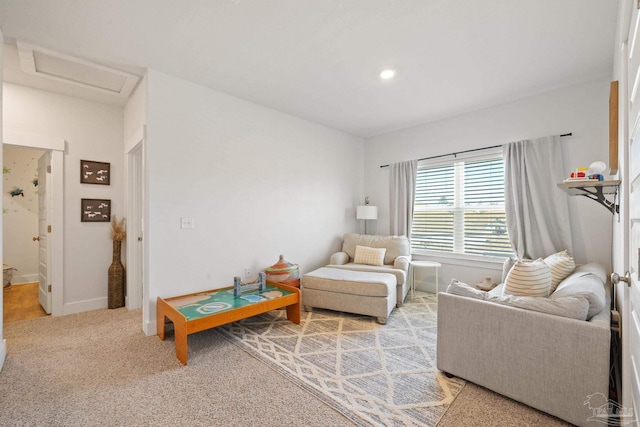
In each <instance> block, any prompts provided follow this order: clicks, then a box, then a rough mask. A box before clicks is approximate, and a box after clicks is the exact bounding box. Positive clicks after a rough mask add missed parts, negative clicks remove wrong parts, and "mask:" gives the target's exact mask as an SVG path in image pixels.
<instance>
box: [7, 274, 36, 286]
mask: <svg viewBox="0 0 640 427" xmlns="http://www.w3.org/2000/svg"><path fill="white" fill-rule="evenodd" d="M37 281H38V274H37V273H36V274H22V275H20V276H18V275H14V276H13V278H12V279H11V284H12V285H23V284H25V283H35V282H37Z"/></svg>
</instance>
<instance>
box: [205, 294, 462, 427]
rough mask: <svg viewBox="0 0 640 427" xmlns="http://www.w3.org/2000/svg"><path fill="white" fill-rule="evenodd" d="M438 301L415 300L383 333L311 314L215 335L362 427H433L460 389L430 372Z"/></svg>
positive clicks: (265, 319) (368, 321)
mask: <svg viewBox="0 0 640 427" xmlns="http://www.w3.org/2000/svg"><path fill="white" fill-rule="evenodd" d="M436 310H437V297H436V296H435V295H433V294H428V293H422V292H420V293H416V295H415V297H414V298H413V299H412V300H410V299H407V301H406V302H405V303H404V304H403V306H402V307H400V308H395V309H394V310H393V312H392V313H391V316H390V317H389V319H388V321H387V324H386V325H380V324H378V323H377V322H376V321H375V318H372V317H369V316H360V315H355V314H348V313H340V312H335V311H329V310H321V309H316V308H314V309H313V311H312V312H309V313H307V312H304V311H303V312H302V317H301V322H300V324H299V325H296V324H294V323H291V322H290V321H288V320H287V317H286V310H274V311H271V312H268V313H265V314H262V315H259V316H254V317H251V318H248V319H244V320H241V321H239V322H234V323H230V324H227V325H224V326H219V327H218V328H216V329H215V330H216V331H217V332H218V333H220V334H221V335H223V336H224V337H227V338H228V339H230V340H231V341H232V342H233V343H234V344H236V345H238V346H239V347H240V348H242V349H243V350H245V351H247V352H248V353H249V354H251V355H253V356H254V357H256V358H257V359H259V360H261V361H263V362H265V363H266V364H267V365H269V366H271V367H272V368H273V369H275V370H276V371H278V372H280V373H281V374H282V375H284V376H285V377H286V378H288V379H289V380H290V381H292V382H294V383H296V384H297V385H299V386H300V387H302V388H304V389H306V390H308V391H309V392H311V393H312V394H314V395H315V396H316V397H318V398H319V399H321V400H323V401H324V402H325V403H327V404H328V405H330V406H332V407H333V408H334V409H336V410H337V411H339V412H341V413H342V414H343V415H345V416H346V417H347V418H349V419H351V420H352V421H353V422H354V423H356V424H358V425H362V426H368V425H385V426H415V425H421V426H435V425H436V424H437V423H438V421H439V420H440V418H441V417H442V416H443V415H444V413H445V412H446V410H447V408H448V407H449V405H450V404H451V403H452V402H453V400H454V399H455V397H456V396H457V395H458V393H459V392H460V390H461V389H462V387H463V386H464V385H465V381H464V380H462V379H459V378H457V377H454V378H447V377H445V376H444V375H442V373H441V372H440V371H438V369H437V368H436V332H437V325H436V322H437V313H436Z"/></svg>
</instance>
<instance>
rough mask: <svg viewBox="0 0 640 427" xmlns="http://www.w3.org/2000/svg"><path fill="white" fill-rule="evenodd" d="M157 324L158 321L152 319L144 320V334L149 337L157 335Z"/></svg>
mask: <svg viewBox="0 0 640 427" xmlns="http://www.w3.org/2000/svg"><path fill="white" fill-rule="evenodd" d="M157 324H158V322H156V321H155V320H154V321H151V322H144V328H143V329H144V334H145V335H146V336H148V337H151V336H153V335H157V334H158V329H157Z"/></svg>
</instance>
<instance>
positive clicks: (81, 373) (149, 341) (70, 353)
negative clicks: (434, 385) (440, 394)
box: [0, 309, 564, 427]
mask: <svg viewBox="0 0 640 427" xmlns="http://www.w3.org/2000/svg"><path fill="white" fill-rule="evenodd" d="M141 318H142V314H141V312H140V311H131V312H129V311H127V310H126V309H117V310H106V309H105V310H97V311H93V312H88V313H80V314H75V315H70V316H65V317H57V318H55V317H45V318H40V319H32V320H25V321H18V322H13V323H10V324H6V325H4V328H5V329H4V337H5V338H6V340H7V347H8V354H7V359H6V361H5V364H4V368H3V370H2V371H1V372H0V425H2V426H221V425H225V426H256V425H260V426H346V425H354V423H353V422H351V421H349V419H348V418H346V417H344V416H343V415H341V414H340V413H339V412H338V411H336V410H334V409H332V408H331V407H330V406H328V405H326V404H325V403H323V401H321V400H320V399H318V398H317V397H315V396H314V395H312V394H311V393H309V392H307V391H305V390H304V389H302V388H299V387H297V386H296V385H295V384H294V383H293V382H291V381H289V380H288V379H286V378H285V377H284V376H282V375H279V374H278V373H276V371H275V370H273V369H271V368H270V367H269V366H268V365H266V364H265V363H262V362H260V361H258V360H257V359H255V358H254V357H252V356H250V355H249V354H248V353H247V352H245V351H243V350H241V349H240V348H239V347H238V346H236V345H234V344H232V343H231V342H230V341H228V340H226V339H222V338H221V337H220V335H219V334H218V333H216V332H214V331H204V332H201V333H198V334H194V335H191V336H190V337H189V365H188V366H182V365H181V364H180V362H179V361H178V360H177V359H176V357H175V351H174V342H173V339H172V338H171V337H170V338H168V339H167V340H166V341H164V342H163V341H160V340H159V339H158V338H157V337H155V336H152V337H146V336H144V334H143V333H142V331H141ZM439 425H442V426H494V425H495V426H498V425H500V426H516V425H517V426H532V427H533V426H540V425H550V426H555V425H564V424H562V423H560V422H559V421H558V420H557V419H555V418H553V417H549V416H547V415H545V414H542V413H540V412H538V411H535V410H533V409H531V408H528V407H526V406H524V405H520V404H518V403H516V402H513V401H511V400H509V399H506V398H503V397H501V396H499V395H496V394H494V393H491V392H488V391H486V390H484V389H482V388H479V387H475V386H473V385H472V384H467V385H466V386H465V387H464V388H463V390H462V392H460V394H459V395H458V397H457V399H456V400H455V401H454V402H453V404H452V405H451V406H450V408H449V410H448V411H447V413H445V414H444V416H443V417H442V419H441V421H440V424H439Z"/></svg>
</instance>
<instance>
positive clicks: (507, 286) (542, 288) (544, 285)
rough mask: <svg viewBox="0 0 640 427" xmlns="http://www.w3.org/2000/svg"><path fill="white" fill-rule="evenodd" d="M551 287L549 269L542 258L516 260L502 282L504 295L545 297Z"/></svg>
mask: <svg viewBox="0 0 640 427" xmlns="http://www.w3.org/2000/svg"><path fill="white" fill-rule="evenodd" d="M549 289H551V270H550V269H549V266H548V265H547V264H545V262H544V260H543V259H542V258H538V259H537V260H535V261H530V262H525V261H517V262H516V263H515V265H514V266H513V267H512V268H511V270H510V271H509V274H507V278H506V279H505V282H504V290H503V293H504V294H505V295H518V296H523V297H547V296H549Z"/></svg>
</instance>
